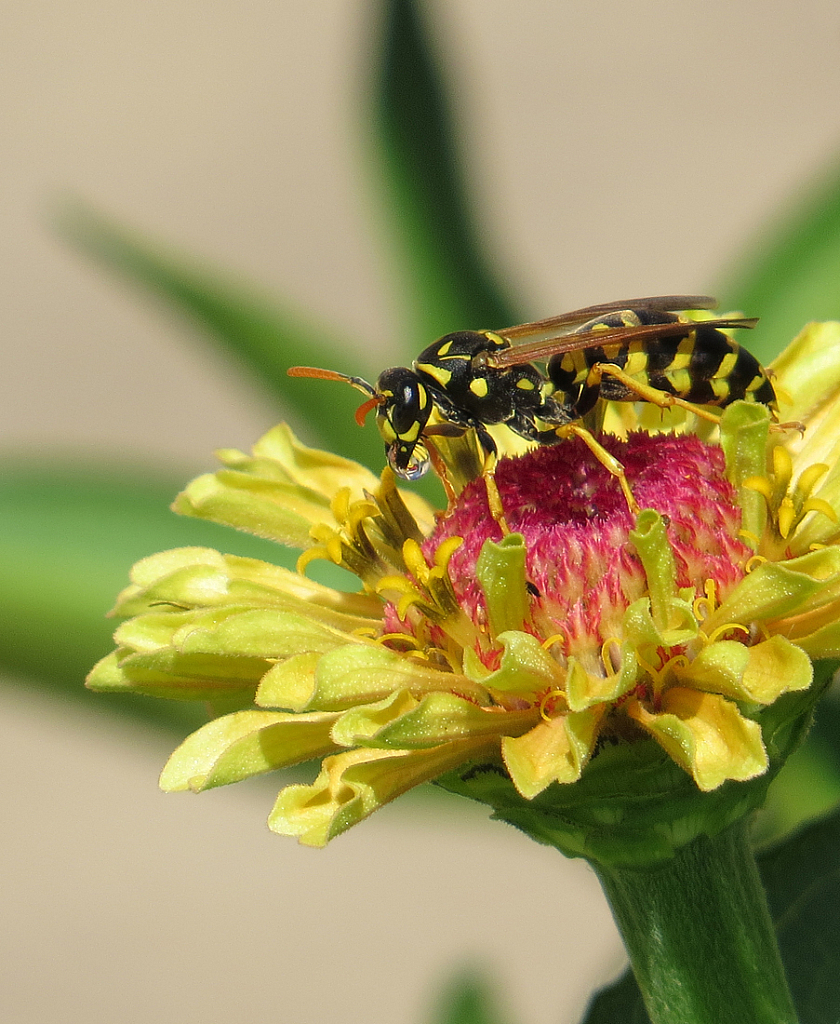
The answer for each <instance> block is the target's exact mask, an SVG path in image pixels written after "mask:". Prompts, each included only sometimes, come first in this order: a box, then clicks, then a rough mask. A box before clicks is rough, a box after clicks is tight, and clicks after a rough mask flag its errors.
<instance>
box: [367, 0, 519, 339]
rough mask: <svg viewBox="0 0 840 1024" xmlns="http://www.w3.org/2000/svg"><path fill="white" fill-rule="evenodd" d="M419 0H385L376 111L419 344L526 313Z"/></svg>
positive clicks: (506, 322) (506, 323) (395, 230)
mask: <svg viewBox="0 0 840 1024" xmlns="http://www.w3.org/2000/svg"><path fill="white" fill-rule="evenodd" d="M419 6H420V5H419V4H417V3H415V2H413V0H388V2H386V3H385V5H384V17H383V26H382V41H381V44H380V45H381V50H382V58H381V61H377V63H376V66H377V68H378V69H379V77H378V80H377V85H376V100H377V102H376V107H375V111H374V118H375V128H376V141H377V142H378V143H379V148H380V152H381V156H382V165H383V167H384V177H385V196H386V199H387V201H388V203H389V205H390V213H391V226H392V230H393V233H394V236H395V238H396V241H397V245H398V249H399V254H400V260H401V262H400V266H401V267H402V268H403V270H404V274H405V282H406V289H407V292H408V298H409V302H410V304H411V306H412V307H413V322H414V324H415V327H414V332H413V333H414V336H415V338H416V341H417V345H418V348H422V347H425V346H426V345H428V344H429V343H430V342H432V341H433V340H434V339H435V338H437V337H439V336H440V335H442V334H446V333H448V332H450V331H456V330H464V329H467V328H470V329H478V328H484V327H491V328H499V327H506V326H509V325H510V324H513V323H516V322H517V320H518V319H521V317H519V316H518V315H517V313H516V311H515V309H514V307H513V305H512V304H511V302H510V300H509V299H508V297H507V295H506V294H505V291H504V289H503V288H502V286H501V285H500V284H499V282H498V281H497V280H496V277H495V274H494V272H493V270H492V269H491V262H492V261H490V260H488V259H487V258H486V256H485V252H486V248H487V247H486V244H485V243H483V242H482V239H481V237H480V232H478V231H477V230H476V227H475V224H474V221H473V218H472V214H471V210H470V206H469V202H468V199H467V194H468V189H467V186H466V185H465V183H464V178H463V174H462V171H461V167H460V165H459V160H458V152H457V145H456V142H455V140H456V138H457V131H456V129H455V127H454V125H453V121H452V116H451V113H450V106H449V101H448V98H447V96H446V91H445V88H444V83H443V81H442V78H441V75H440V70H439V65H438V61H437V59H436V57H435V55H434V53H433V52H432V47H431V44H430V41H429V38H428V35H427V33H426V31H425V29H424V26H423V24H422V18H421V15H420V10H419Z"/></svg>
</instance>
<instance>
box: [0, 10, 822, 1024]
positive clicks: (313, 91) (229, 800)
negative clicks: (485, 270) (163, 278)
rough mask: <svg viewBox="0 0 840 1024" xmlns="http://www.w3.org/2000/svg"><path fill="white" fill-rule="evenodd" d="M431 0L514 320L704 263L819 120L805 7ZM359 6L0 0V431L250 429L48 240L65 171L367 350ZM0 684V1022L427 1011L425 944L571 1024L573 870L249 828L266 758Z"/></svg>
mask: <svg viewBox="0 0 840 1024" xmlns="http://www.w3.org/2000/svg"><path fill="white" fill-rule="evenodd" d="M428 9H429V10H430V11H433V12H434V14H435V17H436V32H437V33H438V35H439V44H440V46H441V49H442V50H443V51H444V52H445V53H446V54H447V55H448V57H449V59H450V62H451V64H452V65H453V67H454V73H455V78H456V81H457V84H458V85H459V87H460V88H461V90H462V93H461V94H462V108H461V116H462V128H463V137H464V141H465V143H466V144H467V145H468V146H469V147H470V151H471V154H472V160H473V162H472V173H473V180H474V182H475V184H476V187H477V192H478V195H479V197H480V199H481V201H482V202H483V208H484V210H485V212H486V215H487V218H486V239H487V245H488V246H489V248H490V250H491V251H492V252H493V253H494V254H495V255H496V256H497V257H498V259H499V261H500V264H501V265H502V267H503V268H504V270H505V271H506V273H507V274H508V275H509V276H510V277H511V278H512V279H513V281H514V282H515V283H516V285H517V287H518V288H519V290H520V292H521V293H522V295H523V300H524V301H525V302H527V304H528V307H529V308H530V310H531V311H532V312H533V314H534V315H535V316H544V315H548V314H551V313H554V312H557V311H559V310H560V309H562V308H569V307H572V306H578V305H584V304H586V303H590V302H595V301H598V300H599V299H602V300H607V299H613V298H615V297H616V296H622V295H642V294H650V293H666V292H667V293H670V292H695V291H704V290H707V289H713V288H714V287H715V285H716V284H718V283H719V282H720V281H721V280H722V279H723V277H724V275H725V268H726V265H727V263H728V262H729V261H730V260H732V259H734V258H735V256H736V255H737V254H738V252H739V251H740V249H741V248H742V246H744V245H745V244H746V242H747V241H748V239H750V238H751V237H752V236H753V235H754V233H755V232H756V231H757V230H758V228H759V227H760V226H761V225H762V224H764V223H765V221H766V218H767V217H768V216H769V214H770V211H772V210H773V209H774V208H776V207H777V206H778V205H779V204H780V203H781V202H783V201H785V200H786V199H787V198H789V197H790V196H791V195H793V194H795V193H796V192H797V191H798V190H800V189H801V188H802V185H803V182H806V181H808V180H809V178H810V177H811V176H812V175H813V174H814V173H815V172H816V171H818V170H819V169H820V167H822V166H823V165H824V164H825V162H826V161H827V160H828V159H830V158H831V157H833V155H834V154H835V152H836V150H837V147H838V143H840V109H839V105H840V62H838V61H837V52H838V44H840V9H838V7H837V5H836V3H835V2H833V0H812V2H805V3H796V4H794V3H791V2H787V3H785V2H781V3H778V4H775V5H770V4H766V3H761V2H758V0H728V2H724V0H687V2H673V0H672V2H665V0H661V2H644V3H626V2H619V0H613V2H604V3H593V2H589V3H583V2H580V3H578V2H570V0H566V2H564V3H556V2H548V0H541V2H540V0H523V2H517V3H513V2H502V0H448V2H446V3H443V2H437V3H430V4H429V6H428ZM375 10H376V8H375V5H373V4H370V3H364V2H361V0H311V2H308V3H304V2H282V0H274V2H269V0H237V2H236V3H226V4H221V3H208V2H206V0H205V2H198V0H167V2H164V0H144V2H142V3H140V2H132V0H110V2H107V3H102V2H101V0H99V2H96V3H94V2H93V0H72V2H70V0H26V2H23V0H6V2H5V3H3V4H2V5H0V125H2V144H3V158H2V161H0V250H2V266H3V273H2V275H0V293H2V304H1V305H0V308H2V310H3V319H4V324H5V330H4V332H3V339H4V340H3V341H2V351H3V357H4V360H3V364H4V372H3V374H2V377H0V452H2V453H7V452H14V451H18V450H20V449H21V448H26V449H27V450H44V451H46V450H49V449H51V448H52V447H53V446H54V445H55V444H60V445H62V446H64V447H67V448H68V449H71V450H74V451H78V450H80V449H87V450H89V449H94V450H96V451H107V452H110V453H112V454H117V455H132V456H138V455H142V456H144V457H148V456H150V455H153V456H156V457H157V458H158V459H160V460H168V461H169V462H170V463H174V464H177V465H179V466H180V467H182V468H183V472H184V475H185V477H186V476H187V475H189V474H190V473H193V472H195V471H196V470H199V469H201V468H203V467H205V466H206V465H208V464H209V458H208V453H209V452H210V450H211V449H212V448H214V447H217V446H219V445H222V444H224V445H226V446H227V445H239V446H246V445H248V444H250V443H251V442H252V441H253V440H254V438H256V436H258V435H259V434H260V433H261V432H262V431H263V430H264V429H265V428H266V427H268V426H269V425H270V423H271V420H272V412H271V409H270V405H269V403H268V401H267V400H266V399H265V397H264V396H263V397H261V396H260V395H258V394H257V395H255V394H254V392H253V391H252V390H251V389H250V387H249V386H248V385H247V384H246V383H244V382H242V381H241V380H240V379H237V378H236V377H235V376H234V375H233V374H232V372H231V370H230V368H229V367H228V366H227V365H226V364H225V363H224V361H223V360H222V358H221V357H219V356H215V355H213V354H211V353H209V352H208V351H207V350H206V349H205V348H203V347H201V346H200V345H199V344H198V343H197V342H196V339H195V338H194V337H193V336H192V335H191V334H190V331H189V330H188V329H186V328H184V327H182V326H181V325H180V324H177V322H176V321H174V320H172V319H170V318H169V317H168V316H166V315H164V314H162V313H161V312H160V311H159V310H158V309H156V308H153V307H149V308H146V307H144V306H141V305H140V304H139V303H138V302H136V301H135V299H134V297H133V296H132V295H131V294H129V293H128V292H126V291H124V290H121V288H120V287H118V286H116V285H115V284H114V283H113V282H112V281H110V280H108V279H106V278H104V277H103V276H101V275H100V274H99V273H98V272H97V271H95V270H93V269H92V268H91V267H89V266H88V265H86V264H84V263H82V262H81V261H79V260H78V259H77V258H76V257H75V256H74V255H73V254H72V253H71V252H69V251H68V250H67V249H66V248H65V247H63V246H62V244H61V243H59V242H57V241H56V240H55V239H54V238H53V237H52V236H51V234H50V232H49V230H48V229H47V228H46V227H45V222H46V211H47V210H48V208H49V205H50V203H51V202H52V201H53V200H54V199H55V197H56V196H57V195H60V194H62V193H66V192H75V193H77V194H80V195H82V196H84V197H85V198H87V199H88V200H90V201H91V202H93V203H95V204H96V205H98V206H99V207H100V208H101V209H103V210H104V211H106V212H110V213H112V214H114V215H116V216H117V217H120V218H122V219H124V220H125V221H127V222H128V223H133V224H135V225H136V226H138V227H142V228H145V229H147V230H148V231H150V232H152V233H156V234H158V235H159V236H160V237H162V238H167V239H169V240H171V241H174V242H177V243H179V244H181V245H183V246H184V247H185V248H187V249H191V250H193V251H195V252H197V253H203V254H205V255H206V256H208V257H210V258H212V259H213V260H216V261H217V262H219V263H221V264H222V265H226V266H230V267H232V268H238V269H239V270H241V271H242V272H243V273H244V274H245V275H247V276H250V277H251V278H254V279H256V280H258V281H260V282H262V283H263V284H264V285H266V286H267V287H268V288H269V289H272V290H274V291H275V292H277V293H278V294H281V295H283V296H285V297H287V298H288V299H289V300H290V301H292V302H293V303H295V304H296V305H298V306H300V307H301V308H304V309H307V310H310V311H311V312H312V313H313V315H317V316H318V317H319V318H322V319H323V320H324V321H325V322H326V323H329V324H332V325H337V326H343V327H344V328H345V329H346V330H347V332H348V333H349V334H351V335H353V336H358V337H362V338H364V339H365V342H364V343H365V345H366V346H367V345H375V346H377V347H379V348H380V349H381V351H382V353H383V355H382V360H383V363H384V362H386V361H387V359H388V355H387V352H388V346H389V345H391V344H393V343H394V340H395V332H396V325H397V323H398V308H399V296H398V294H395V292H394V291H393V289H392V284H393V282H392V281H390V280H389V268H388V264H387V260H386V259H384V258H383V256H382V252H381V251H380V250H379V249H378V248H377V245H376V232H375V231H372V230H371V228H370V224H371V223H372V222H375V199H376V196H375V189H374V188H372V187H371V186H370V185H369V184H368V183H367V180H366V178H365V176H364V164H365V160H366V159H367V157H366V149H365V140H366V134H367V132H368V128H367V126H366V124H365V121H364V118H363V116H360V114H359V105H358V98H359V95H360V94H361V93H362V92H363V90H364V88H365V81H366V75H367V67H366V60H367V54H368V49H369V45H370V44H369V37H370V25H371V21H372V15H373V14H374V13H375ZM463 326H476V325H463ZM103 699H105V698H103ZM0 703H1V704H2V717H0V730H1V731H2V740H1V741H0V752H1V753H0V758H2V760H1V761H0V771H2V773H3V784H2V795H3V800H4V804H5V808H4V810H5V813H4V820H5V821H6V828H5V833H6V834H5V839H4V843H3V848H2V854H0V856H2V857H3V858H4V863H3V868H2V871H3V880H4V885H3V897H2V899H3V910H2V926H0V1015H2V1019H3V1020H4V1021H9V1022H15V1024H36V1022H37V1024H44V1022H52V1021H62V1022H65V1021H80V1022H81V1021H84V1022H85V1024H99V1022H102V1024H105V1022H111V1021H114V1020H120V1021H126V1022H129V1024H130V1022H146V1021H155V1022H157V1024H170V1022H172V1024H174V1022H176V1021H177V1022H178V1024H198V1022H215V1021H225V1022H234V1024H235V1022H240V1021H242V1022H246V1021H247V1022H251V1021H254V1020H272V1021H284V1022H285V1021H290V1022H298V1021H300V1022H309V1021H312V1022H321V1021H328V1020H334V1019H341V1020H347V1021H350V1022H356V1021H358V1022H362V1021H364V1022H366V1024H367V1022H373V1024H379V1022H382V1024H384V1022H386V1021H388V1022H391V1021H400V1022H402V1021H405V1022H422V1021H424V1020H426V1019H428V1017H427V1016H425V1014H427V1012H428V1006H427V1002H426V995H425V993H426V992H427V991H428V988H429V986H430V984H433V983H439V982H440V981H441V980H442V977H443V973H442V972H443V970H444V965H445V964H447V963H451V962H452V960H453V959H454V960H456V961H458V960H459V959H460V960H462V961H464V962H467V961H469V960H470V959H473V960H482V961H483V962H485V963H487V964H488V965H489V966H490V968H491V969H492V970H493V972H494V973H495V974H496V975H497V977H498V980H499V983H500V985H502V986H504V987H505V988H506V989H507V992H508V1000H509V1004H510V1006H511V1008H512V1010H513V1013H514V1016H515V1019H516V1020H517V1021H520V1022H522V1024H525V1022H529V1024H549V1022H555V1024H556V1022H557V1021H562V1022H564V1024H565V1022H574V1021H576V1020H577V1018H578V1016H579V1014H580V1012H581V1010H582V1007H583V1005H584V1002H585V998H586V992H587V991H588V989H589V988H590V987H591V986H592V985H593V984H595V983H596V982H598V981H602V980H604V979H605V978H606V977H607V976H608V975H609V973H610V972H611V971H614V970H615V969H617V966H618V965H619V963H620V953H619V944H618V940H617V938H616V936H615V933H614V931H612V926H611V925H609V924H608V918H609V915H608V912H607V911H606V909H605V907H604V905H603V903H602V901H601V899H600V897H599V895H598V893H597V885H596V884H595V882H594V879H593V877H592V875H591V873H590V872H589V871H588V869H587V868H586V867H585V866H583V865H581V864H580V863H569V862H564V861H562V860H561V859H560V858H558V856H557V855H556V854H553V853H552V852H551V851H549V850H546V849H542V848H539V847H536V846H535V845H534V844H532V843H529V842H527V841H526V840H525V839H524V838H521V837H520V836H519V835H518V834H516V833H515V832H513V831H512V830H510V829H506V828H503V827H501V826H498V825H497V826H488V825H486V824H484V822H483V819H482V816H481V815H480V814H477V813H476V812H475V811H474V810H473V809H472V808H471V807H468V806H466V805H463V806H462V804H460V803H459V802H457V801H456V800H455V799H454V798H452V801H451V810H450V812H449V814H448V815H443V816H441V812H440V810H439V808H438V809H436V808H435V807H431V806H430V807H429V808H428V809H423V808H421V809H420V812H421V813H419V814H418V815H415V816H413V817H412V816H410V815H409V814H408V813H407V812H406V811H405V810H404V809H401V808H400V807H399V806H398V805H397V806H395V807H393V808H389V809H387V810H385V811H383V812H381V813H380V814H379V815H378V817H377V818H375V819H374V820H373V821H371V822H370V823H367V824H366V825H363V826H362V827H360V828H359V829H357V830H355V831H354V832H352V833H350V834H349V835H347V836H345V837H343V838H342V839H340V840H339V841H338V842H336V843H335V844H334V845H333V847H332V848H330V849H329V850H327V851H326V852H313V851H307V850H303V849H301V848H299V847H297V846H295V845H294V844H292V843H291V842H290V841H285V840H282V839H279V838H277V837H273V836H271V835H270V834H269V833H268V831H267V830H266V828H265V826H264V824H263V821H264V817H265V815H266V814H267V812H268V809H269V807H270V804H271V800H272V791H271V789H270V788H269V787H267V786H265V785H264V784H257V785H254V786H252V787H251V788H250V789H247V788H244V789H243V788H238V789H235V790H233V791H226V792H219V793H213V794H207V795H205V796H203V797H201V798H194V799H193V798H190V797H164V796H163V795H161V794H159V793H158V792H157V791H156V788H155V779H156V774H157V771H158V769H159V766H160V764H161V763H162V761H163V759H164V757H165V755H166V753H167V749H166V744H164V743H163V742H162V741H161V740H160V738H156V737H149V736H148V735H145V734H135V733H133V732H132V731H130V730H129V729H128V728H127V727H125V728H119V727H116V726H114V724H113V723H112V722H111V721H110V719H107V718H106V719H103V721H99V720H94V719H93V718H92V717H84V718H80V717H79V716H78V715H77V713H76V712H75V711H74V710H72V709H68V708H66V707H65V706H63V705H55V704H52V703H50V702H48V701H47V700H46V699H45V698H43V697H40V696H35V697H33V698H31V699H28V698H26V697H25V695H24V693H23V692H22V691H21V690H19V689H13V690H7V691H0Z"/></svg>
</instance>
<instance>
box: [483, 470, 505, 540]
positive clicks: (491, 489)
mask: <svg viewBox="0 0 840 1024" xmlns="http://www.w3.org/2000/svg"><path fill="white" fill-rule="evenodd" d="M484 486H485V488H486V489H487V504H488V505H489V506H490V515H491V516H492V517H493V518H494V519H495V520H496V522H497V523H498V524H499V529H500V530H501V531H502V536H503V537H507V535H508V534H509V533H510V527H509V526H508V522H507V519H505V510H504V506H503V505H502V496H501V494H499V487H498V485H497V483H496V467H495V465H493V466H490V467H488V468H487V469H486V470H485V471H484Z"/></svg>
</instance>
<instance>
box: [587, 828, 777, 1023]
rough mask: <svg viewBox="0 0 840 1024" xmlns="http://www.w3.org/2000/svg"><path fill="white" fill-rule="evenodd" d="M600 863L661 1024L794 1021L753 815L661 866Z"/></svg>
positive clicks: (634, 962) (653, 1013)
mask: <svg viewBox="0 0 840 1024" xmlns="http://www.w3.org/2000/svg"><path fill="white" fill-rule="evenodd" d="M593 866H594V867H595V870H596V871H597V872H598V875H599V877H600V879H601V883H602V885H603V886H604V891H605V892H606V894H607V897H608V899H609V901H610V903H611V905H612V910H613V914H614V915H615V919H616V922H617V923H618V927H619V928H620V930H621V933H622V936H623V938H624V942H625V944H626V946H627V950H628V952H629V954H630V961H631V963H632V965H633V971H634V973H635V975H636V980H637V981H638V983H639V988H640V989H641V991H642V996H643V997H644V1000H645V1005H646V1007H647V1011H648V1013H649V1014H650V1018H651V1020H652V1021H653V1022H654V1024H730V1022H731V1024H745V1022H746V1021H749V1022H750V1024H797V1016H796V1011H795V1010H794V1008H793V1002H792V1000H791V996H790V991H789V989H788V986H787V981H786V979H785V975H784V970H783V968H782V961H781V958H780V956H779V950H778V946H777V944H776V937H775V934H774V932H773V924H772V922H771V920H770V913H769V911H768V909H767V900H766V897H765V894H764V890H763V888H762V886H761V881H760V879H759V876H758V871H757V869H756V865H755V858H754V857H753V854H752V851H751V849H750V844H749V837H748V834H747V824H746V819H742V820H741V821H739V822H738V823H736V824H735V825H733V826H731V827H730V828H728V829H726V830H725V831H723V832H721V833H720V834H718V835H717V836H715V837H714V838H713V839H709V838H707V837H702V838H700V839H697V840H695V841H694V842H693V843H690V844H689V845H688V846H686V847H684V848H683V849H682V850H681V851H680V852H679V853H678V854H677V855H676V856H675V857H674V858H673V859H672V860H669V861H665V862H663V863H662V864H659V865H656V866H654V867H649V868H646V869H640V868H626V867H615V866H613V865H606V866H605V865H603V864H595V865H593Z"/></svg>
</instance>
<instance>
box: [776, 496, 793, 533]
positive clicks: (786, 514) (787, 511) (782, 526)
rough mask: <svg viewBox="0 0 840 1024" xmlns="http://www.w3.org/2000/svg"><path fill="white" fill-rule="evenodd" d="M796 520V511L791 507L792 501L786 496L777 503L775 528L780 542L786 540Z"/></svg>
mask: <svg viewBox="0 0 840 1024" xmlns="http://www.w3.org/2000/svg"><path fill="white" fill-rule="evenodd" d="M796 518H797V516H796V509H795V508H794V507H793V501H792V500H791V499H790V497H789V496H788V495H787V494H786V495H785V496H784V497H783V498H782V500H781V501H780V502H779V509H778V512H777V518H776V526H777V528H778V530H779V536H780V537H781V538H782V540H787V539H788V536H789V534H790V531H791V529H792V528H793V526H794V524H795V523H796Z"/></svg>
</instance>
